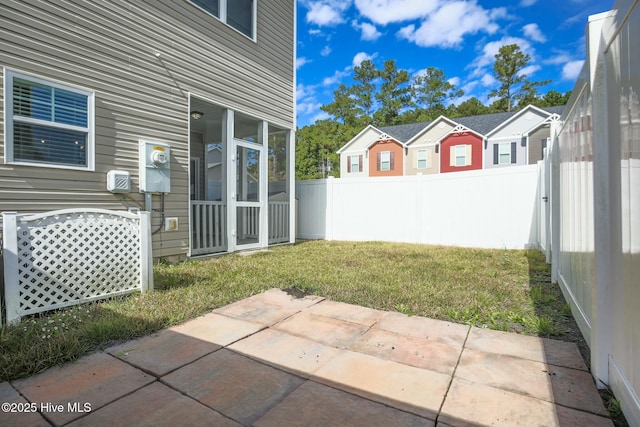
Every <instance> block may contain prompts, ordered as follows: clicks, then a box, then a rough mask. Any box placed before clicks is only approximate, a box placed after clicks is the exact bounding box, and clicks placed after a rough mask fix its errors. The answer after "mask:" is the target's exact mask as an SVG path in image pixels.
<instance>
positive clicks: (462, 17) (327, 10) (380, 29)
mask: <svg viewBox="0 0 640 427" xmlns="http://www.w3.org/2000/svg"><path fill="white" fill-rule="evenodd" d="M612 5H613V0H556V1H552V0H513V1H505V0H298V18H297V19H298V22H297V25H298V28H297V31H298V40H297V61H296V68H297V87H296V93H297V116H298V126H299V127H302V126H305V125H308V124H312V123H313V122H315V121H316V120H318V119H323V118H327V115H326V114H325V113H324V112H323V111H322V110H320V106H321V105H324V104H328V103H330V102H331V101H332V100H333V91H334V90H335V89H336V88H337V87H338V86H339V85H340V84H341V83H344V84H346V85H347V86H349V85H351V84H352V83H353V81H352V78H351V77H352V75H353V67H354V66H355V65H358V64H359V63H360V62H361V61H362V60H364V59H371V60H373V61H374V63H375V64H376V66H377V67H378V68H382V64H383V63H384V61H386V60H388V59H393V60H395V62H396V65H397V66H398V68H400V69H404V70H407V71H408V72H409V74H410V75H414V74H416V73H419V72H420V71H421V70H424V69H426V68H427V67H436V68H440V69H442V70H443V71H444V73H445V75H446V77H447V79H449V81H451V82H452V83H454V84H455V85H456V86H457V87H458V88H461V89H463V90H464V92H465V95H464V96H463V97H462V98H460V99H458V100H456V101H455V103H456V104H459V103H460V102H462V101H464V100H465V99H468V98H470V97H472V96H475V97H477V98H478V99H480V100H481V101H482V102H483V103H487V102H489V100H488V98H487V94H488V93H489V92H490V91H491V90H492V89H494V88H496V87H497V84H496V82H495V80H494V79H493V69H492V66H493V62H494V55H495V54H496V53H497V52H498V49H499V48H500V47H501V46H503V45H505V44H513V43H517V44H518V45H519V46H520V47H521V49H522V50H523V51H524V52H525V53H527V54H529V55H530V56H531V61H530V62H529V67H527V69H526V70H524V71H525V73H526V74H527V76H528V77H529V78H530V79H532V80H547V79H551V80H552V83H551V84H549V85H547V86H544V87H543V88H542V92H546V91H548V90H552V89H553V90H557V91H559V92H563V93H564V92H566V91H568V90H571V89H573V86H574V84H575V80H576V77H577V75H578V73H579V71H580V69H581V67H582V64H583V61H584V59H585V41H584V30H585V26H586V24H587V19H588V17H589V15H592V14H595V13H600V12H604V11H607V10H609V9H611V7H612Z"/></svg>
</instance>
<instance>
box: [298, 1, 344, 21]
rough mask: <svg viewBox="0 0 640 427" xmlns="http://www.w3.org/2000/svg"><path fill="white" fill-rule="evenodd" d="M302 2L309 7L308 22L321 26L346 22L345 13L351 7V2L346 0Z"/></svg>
mask: <svg viewBox="0 0 640 427" xmlns="http://www.w3.org/2000/svg"><path fill="white" fill-rule="evenodd" d="M302 4H303V6H305V7H306V8H307V9H308V11H307V15H306V19H307V22H311V23H313V24H316V25H318V26H321V27H324V26H335V25H338V24H342V23H343V22H345V18H344V16H343V15H344V13H345V12H346V11H347V10H348V9H349V8H350V7H351V2H350V1H345V0H319V1H303V2H302Z"/></svg>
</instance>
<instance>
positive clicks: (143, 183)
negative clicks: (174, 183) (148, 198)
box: [140, 140, 171, 193]
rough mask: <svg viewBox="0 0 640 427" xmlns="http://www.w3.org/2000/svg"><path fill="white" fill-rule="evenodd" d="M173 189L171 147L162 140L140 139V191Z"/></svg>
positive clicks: (166, 190) (159, 191) (151, 191)
mask: <svg viewBox="0 0 640 427" xmlns="http://www.w3.org/2000/svg"><path fill="white" fill-rule="evenodd" d="M170 191H171V148H170V147H169V145H167V144H164V143H161V142H153V141H144V140H140V192H143V193H168V192H170Z"/></svg>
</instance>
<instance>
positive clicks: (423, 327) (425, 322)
mask: <svg viewBox="0 0 640 427" xmlns="http://www.w3.org/2000/svg"><path fill="white" fill-rule="evenodd" d="M373 327H374V328H375V329H383V330H385V331H389V332H395V333H396V334H400V335H406V336H410V337H416V338H424V339H428V340H435V341H439V342H441V343H443V344H448V345H452V346H457V347H460V348H462V344H463V343H464V341H465V339H466V338H467V334H468V333H469V326H466V325H460V324H458V323H451V322H445V321H442V320H435V319H428V318H426V317H420V316H407V315H404V314H400V313H391V312H388V313H386V315H385V316H384V317H382V319H380V321H379V322H378V323H376V324H375V325H374V326H373Z"/></svg>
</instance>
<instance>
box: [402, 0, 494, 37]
mask: <svg viewBox="0 0 640 427" xmlns="http://www.w3.org/2000/svg"><path fill="white" fill-rule="evenodd" d="M505 16H507V12H506V9H505V8H497V9H490V10H489V9H484V8H482V7H481V6H478V4H477V3H476V2H475V0H473V1H464V0H459V1H454V2H449V3H446V4H443V5H442V6H441V7H440V8H438V9H437V10H436V11H435V12H433V13H431V14H430V15H429V16H428V17H427V19H426V20H424V21H423V22H422V23H421V24H420V26H419V27H416V26H415V25H414V24H410V25H407V26H405V27H403V28H402V29H400V31H399V32H398V36H400V37H401V38H405V39H407V40H409V41H412V42H414V43H415V44H417V45H418V46H422V47H429V46H439V47H443V48H447V47H455V46H457V45H459V44H460V43H462V41H463V38H464V36H465V35H467V34H476V33H478V32H480V31H482V32H486V33H489V34H493V33H495V32H496V31H497V30H498V29H499V26H498V24H497V23H496V20H497V19H500V18H503V17H505ZM454 22H455V24H452V23H454Z"/></svg>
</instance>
